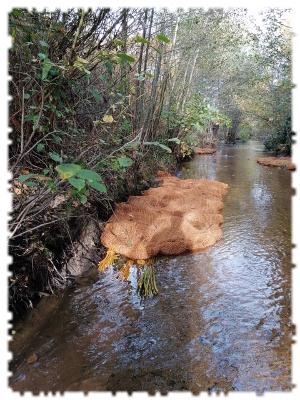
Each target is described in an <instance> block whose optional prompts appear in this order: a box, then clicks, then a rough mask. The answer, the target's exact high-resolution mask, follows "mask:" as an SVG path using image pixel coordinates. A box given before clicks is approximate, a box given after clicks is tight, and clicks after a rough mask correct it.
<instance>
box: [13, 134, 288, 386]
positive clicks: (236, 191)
mask: <svg viewBox="0 0 300 400" xmlns="http://www.w3.org/2000/svg"><path fill="white" fill-rule="evenodd" d="M262 150H263V146H262V145H261V144H260V143H259V142H254V141H253V142H248V143H247V144H239V145H236V146H232V147H226V146H223V147H220V148H219V150H218V152H217V153H216V154H215V155H207V156H200V155H198V156H195V157H194V159H193V160H192V161H191V162H189V163H184V164H183V166H182V174H183V178H195V179H202V178H208V179H215V180H218V181H221V182H224V183H228V184H229V187H230V188H229V190H228V193H227V195H226V196H225V197H224V209H223V216H224V224H223V227H222V230H223V235H222V238H221V239H220V240H219V241H218V242H217V243H216V244H215V245H214V246H213V247H211V248H209V249H207V250H206V251H204V252H201V253H198V254H185V255H181V256H177V257H162V258H159V259H158V262H157V264H156V267H155V271H156V282H157V286H158V289H159V294H158V295H157V296H156V297H154V298H153V299H148V300H146V301H140V299H139V298H138V297H137V296H136V294H135V290H136V283H137V276H136V270H133V271H132V273H131V275H130V278H129V282H126V283H120V282H119V281H118V280H117V279H116V277H115V273H116V271H113V270H111V271H109V272H108V273H106V274H102V273H99V272H98V271H95V270H91V271H90V272H89V273H88V274H87V276H86V277H84V278H81V279H79V280H78V281H77V282H76V284H75V285H74V287H73V288H71V289H69V290H67V291H65V292H64V293H63V294H62V296H58V297H48V298H44V299H43V301H42V302H41V303H40V304H39V305H38V307H37V308H36V309H35V310H34V311H33V312H32V313H31V315H30V317H29V318H28V319H27V321H26V322H25V323H23V324H22V325H21V326H19V327H18V328H17V333H16V335H15V340H14V341H13V342H12V344H11V349H12V351H13V361H12V362H11V370H12V372H13V376H12V378H11V380H10V385H11V386H12V388H13V390H16V391H21V392H22V391H32V392H34V393H38V392H40V391H66V390H68V391H113V392H116V391H129V392H132V391H148V392H150V393H154V392H156V391H160V392H162V393H167V392H168V391H192V392H193V393H199V392H201V391H208V392H214V391H225V392H228V391H247V392H249V391H251V392H258V393H262V392H264V391H290V390H291V389H292V377H291V350H292V348H291V343H292V330H293V328H292V322H291V268H292V264H291V196H292V189H291V172H290V171H287V170H283V169H281V168H269V167H263V166H260V165H258V164H257V162H256V160H257V158H258V157H260V156H262ZM32 354H36V355H37V356H38V360H37V361H36V362H35V363H34V364H27V362H26V360H27V358H28V357H29V356H30V355H32Z"/></svg>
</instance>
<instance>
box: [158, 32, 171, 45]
mask: <svg viewBox="0 0 300 400" xmlns="http://www.w3.org/2000/svg"><path fill="white" fill-rule="evenodd" d="M156 39H158V40H160V41H161V42H165V43H170V39H169V38H167V36H165V35H161V34H159V35H156Z"/></svg>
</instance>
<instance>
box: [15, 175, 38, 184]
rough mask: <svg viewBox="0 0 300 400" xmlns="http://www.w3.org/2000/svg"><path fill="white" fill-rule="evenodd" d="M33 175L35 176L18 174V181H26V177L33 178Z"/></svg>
mask: <svg viewBox="0 0 300 400" xmlns="http://www.w3.org/2000/svg"><path fill="white" fill-rule="evenodd" d="M34 176H37V174H27V175H20V176H19V178H18V181H19V182H20V183H24V182H25V181H27V179H30V178H33V177H34Z"/></svg>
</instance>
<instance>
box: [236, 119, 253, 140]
mask: <svg viewBox="0 0 300 400" xmlns="http://www.w3.org/2000/svg"><path fill="white" fill-rule="evenodd" d="M252 132H253V128H252V126H251V125H249V124H248V123H241V124H240V134H239V136H240V138H241V139H242V141H243V142H246V141H247V140H248V139H250V137H251V134H252Z"/></svg>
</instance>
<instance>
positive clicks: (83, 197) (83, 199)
mask: <svg viewBox="0 0 300 400" xmlns="http://www.w3.org/2000/svg"><path fill="white" fill-rule="evenodd" d="M78 198H79V200H80V201H81V203H82V204H85V203H86V202H87V197H86V196H85V195H84V194H81V193H78Z"/></svg>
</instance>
